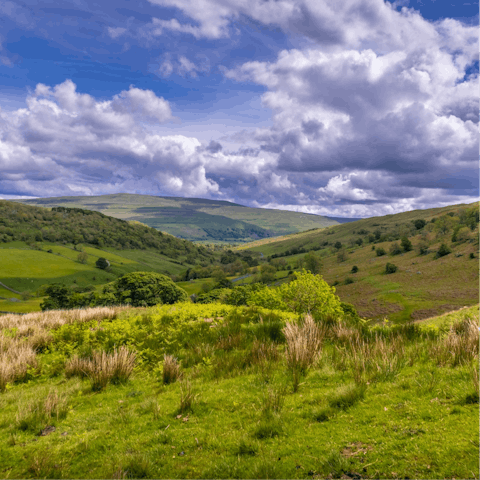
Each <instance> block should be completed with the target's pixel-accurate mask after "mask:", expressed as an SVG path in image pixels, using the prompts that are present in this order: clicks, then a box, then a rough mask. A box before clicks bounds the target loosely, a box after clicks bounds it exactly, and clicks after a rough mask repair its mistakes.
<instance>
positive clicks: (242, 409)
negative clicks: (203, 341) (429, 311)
mask: <svg viewBox="0 0 480 480" xmlns="http://www.w3.org/2000/svg"><path fill="white" fill-rule="evenodd" d="M205 307H207V306H203V308H205ZM155 312H158V310H156V309H150V310H148V311H145V310H142V309H138V310H133V309H132V310H130V311H129V312H127V313H126V314H125V315H124V316H123V317H122V318H120V319H119V320H118V322H117V320H114V321H113V322H110V321H109V322H102V323H100V324H97V322H93V323H92V324H85V328H84V330H85V331H90V332H92V338H93V335H95V331H96V330H97V329H98V328H99V327H106V328H107V329H110V331H112V330H111V329H112V327H113V326H114V325H115V324H116V323H118V326H119V327H118V328H119V332H120V329H125V328H126V326H127V324H128V319H129V318H130V319H131V328H133V319H134V318H137V319H138V318H139V317H140V316H141V315H146V317H145V318H147V317H148V315H151V317H148V318H151V319H153V318H154V315H155V314H156V313H155ZM477 319H478V317H477ZM200 320H202V319H200ZM216 328H218V327H216ZM68 330H69V331H71V332H72V333H74V329H73V328H72V327H71V326H68ZM87 337H88V336H85V335H84V337H83V338H87ZM417 340H418V345H417V344H415V342H416V341H417ZM417 340H414V341H412V343H411V344H408V345H407V349H410V350H409V351H412V352H414V351H415V348H417V347H418V350H419V351H420V352H423V351H426V350H427V347H428V346H429V343H428V340H421V339H417ZM277 348H278V351H279V359H278V361H277V362H267V364H265V365H264V366H263V367H261V366H258V367H252V368H246V369H243V370H242V369H241V368H239V367H238V365H237V364H236V363H235V362H234V363H232V364H231V365H232V366H231V368H224V369H223V370H220V374H219V375H216V376H215V375H213V372H214V364H215V363H218V361H219V360H223V361H225V362H231V361H232V359H233V358H236V357H239V358H241V357H242V356H244V355H245V354H246V352H245V351H243V350H241V349H236V348H234V349H233V350H229V351H226V352H222V351H220V349H218V348H217V349H216V350H213V351H210V352H209V353H207V354H206V355H205V358H203V359H202V358H201V357H200V359H199V363H198V364H197V365H196V366H193V367H188V368H183V367H182V370H183V373H184V377H185V378H189V379H190V382H191V383H192V385H193V389H194V393H195V394H196V395H197V397H196V399H195V401H194V403H193V407H192V411H190V412H183V413H179V406H180V397H181V388H182V384H181V383H179V382H176V383H172V384H169V385H166V386H163V385H162V383H161V379H162V375H161V369H158V370H157V371H155V370H154V367H155V366H152V365H148V364H147V365H144V366H139V367H138V368H137V370H136V373H135V376H134V377H133V378H132V379H131V380H130V381H128V382H127V383H125V384H120V385H109V386H108V387H107V388H106V389H105V390H102V391H100V392H92V391H91V389H90V383H89V380H88V379H84V380H79V379H76V378H71V379H66V378H65V376H64V373H63V370H62V368H61V362H59V361H58V360H59V357H58V354H59V353H60V352H55V348H52V352H51V353H46V354H41V355H39V363H40V372H37V375H35V373H34V372H32V377H31V378H30V381H28V382H27V383H23V384H21V383H20V384H14V385H11V386H10V387H9V388H8V389H7V391H6V392H5V393H3V394H0V407H1V408H0V445H1V448H0V471H2V472H4V476H5V477H7V476H8V477H10V478H32V477H34V478H45V477H47V478H113V477H115V478H118V477H124V478H129V477H131V478H142V477H143V478H295V479H296V478H312V477H313V478H342V476H344V477H349V478H352V477H353V478H359V477H362V478H388V479H396V478H407V477H408V478H423V479H437V478H450V479H452V478H478V477H479V466H478V447H479V444H478V435H479V423H478V419H479V416H478V403H472V402H467V401H466V400H465V399H466V394H467V393H470V392H471V390H472V388H473V386H472V381H471V377H470V374H469V368H468V366H457V367H448V366H443V367H440V366H438V365H436V364H435V363H434V362H433V361H431V360H429V359H428V358H421V357H412V358H414V361H413V362H412V364H411V365H410V364H409V363H408V362H407V363H405V364H403V365H402V367H401V368H400V370H399V371H398V372H397V374H395V375H393V377H392V378H391V379H390V380H388V381H372V382H370V383H369V384H368V385H364V386H363V387H360V390H361V389H362V388H364V392H363V394H362V395H358V396H357V397H355V398H353V401H352V403H351V405H350V406H347V407H331V406H330V407H329V405H332V404H333V401H332V399H334V398H335V399H338V398H340V396H342V395H343V396H345V394H346V392H348V391H352V390H353V389H354V386H353V377H352V373H351V371H350V370H349V369H347V370H345V371H343V370H341V369H339V368H337V367H338V366H337V365H336V363H335V361H334V358H333V352H334V350H335V345H334V344H330V343H327V344H325V345H324V348H323V350H322V358H321V360H320V362H319V364H316V365H314V366H313V367H312V368H311V369H310V370H309V371H308V372H307V374H306V375H305V377H304V378H302V384H301V385H300V389H299V391H298V392H297V393H293V391H292V387H291V379H290V377H289V374H288V372H287V370H286V365H285V362H284V360H283V350H284V346H283V345H277ZM174 353H178V354H179V355H183V356H182V357H181V358H185V356H184V355H185V352H183V353H182V352H181V351H178V352H174ZM55 355H57V357H56V356H55ZM55 362H57V363H55ZM54 365H57V367H56V369H54V368H53V367H52V366H54ZM58 365H59V366H60V368H58ZM54 375H57V376H54ZM184 388H185V385H184ZM49 392H51V393H52V392H57V394H58V398H59V399H60V400H61V399H62V398H63V399H64V402H65V404H66V408H64V412H65V413H64V415H63V416H60V417H59V418H56V417H55V416H54V417H52V418H51V420H50V422H49V423H50V425H54V426H55V430H53V431H52V429H50V430H47V431H45V433H47V434H46V435H45V436H39V435H38V433H39V432H40V430H41V429H43V428H45V425H40V424H39V425H36V424H35V422H34V421H33V420H34V419H32V418H31V417H28V416H27V415H26V413H25V412H26V411H27V409H28V407H29V406H30V407H31V406H35V405H37V402H39V401H42V400H44V399H45V398H46V397H47V395H48V394H49ZM274 395H277V397H278V398H280V399H282V400H283V402H284V404H283V408H280V409H279V411H278V412H276V411H274V410H273V408H270V409H268V408H267V407H268V401H269V399H272V398H273V396H274ZM337 403H338V402H337ZM322 412H323V413H322ZM22 419H24V421H23V423H21V420H22ZM22 425H23V427H26V428H25V429H22V428H23V427H22ZM269 433H270V434H271V436H269V435H268V434H269ZM347 474H348V475H347Z"/></svg>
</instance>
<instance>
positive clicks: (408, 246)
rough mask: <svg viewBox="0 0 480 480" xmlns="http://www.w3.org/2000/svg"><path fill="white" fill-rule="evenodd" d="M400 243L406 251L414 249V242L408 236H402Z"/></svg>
mask: <svg viewBox="0 0 480 480" xmlns="http://www.w3.org/2000/svg"><path fill="white" fill-rule="evenodd" d="M400 244H401V245H402V248H403V251H404V252H410V251H411V250H412V249H413V247H412V242H411V241H410V240H409V239H408V238H407V237H402V240H401V242H400Z"/></svg>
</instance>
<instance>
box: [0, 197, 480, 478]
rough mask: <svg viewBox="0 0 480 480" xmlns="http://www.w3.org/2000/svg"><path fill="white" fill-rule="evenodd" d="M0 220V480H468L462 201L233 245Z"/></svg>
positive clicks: (134, 230) (474, 277) (64, 222)
mask: <svg viewBox="0 0 480 480" xmlns="http://www.w3.org/2000/svg"><path fill="white" fill-rule="evenodd" d="M0 213H1V215H0V242H1V243H0V259H1V263H0V282H1V283H0V295H1V296H2V297H3V298H0V310H3V311H4V312H5V311H7V312H13V313H9V314H4V315H0V445H1V448H0V476H2V477H4V478H316V479H317V478H318V479H320V478H344V479H346V478H355V479H362V478H392V479H393V478H432V479H434V478H452V479H453V478H478V476H479V467H478V448H479V443H478V438H479V429H478V399H479V373H478V372H479V369H478V350H479V327H478V324H479V315H478V223H479V215H478V205H476V204H472V205H454V206H450V207H444V208H439V209H431V210H423V211H415V212H406V213H403V214H397V215H391V216H386V217H377V218H372V219H364V220H359V221H356V222H352V223H345V224H341V225H340V224H335V225H331V226H329V227H324V228H320V229H316V228H315V229H313V230H310V231H306V232H301V233H294V234H290V235H287V236H283V237H280V238H276V239H272V238H266V239H263V240H259V241H256V242H254V243H251V244H246V245H240V246H238V247H235V248H231V247H228V246H222V245H208V246H206V245H199V244H193V243H191V242H189V241H187V240H182V239H178V238H175V237H174V236H172V235H169V234H167V233H165V232H163V233H162V232H160V231H157V230H155V229H153V228H151V227H148V226H146V225H144V224H141V223H139V222H135V221H125V220H121V219H116V218H112V217H108V216H106V215H104V214H102V213H99V212H94V211H90V210H88V209H83V208H81V209H78V208H69V207H62V206H60V207H54V208H42V207H38V206H31V205H22V204H20V203H16V202H5V201H2V202H0ZM78 307H81V308H78ZM40 310H44V311H40Z"/></svg>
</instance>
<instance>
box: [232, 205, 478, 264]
mask: <svg viewBox="0 0 480 480" xmlns="http://www.w3.org/2000/svg"><path fill="white" fill-rule="evenodd" d="M475 205H477V204H476V203H472V204H468V205H464V204H461V205H451V206H448V207H441V208H430V209H426V210H412V211H409V212H403V213H397V214H394V215H385V216H383V217H371V218H365V219H362V220H357V221H355V222H349V223H343V224H341V225H333V226H330V227H326V228H322V229H315V230H311V231H306V232H301V233H293V234H290V235H288V236H285V237H276V238H268V239H264V240H258V241H255V242H251V243H247V244H245V245H242V246H241V247H239V248H241V249H247V250H253V251H257V252H261V253H263V254H264V255H265V256H269V255H273V254H275V253H282V252H285V251H286V250H289V249H291V248H293V247H304V248H306V249H309V248H311V247H312V246H315V247H318V246H319V245H320V243H321V241H324V240H327V241H328V242H329V243H330V244H333V243H335V242H336V241H340V242H342V243H343V244H344V245H348V243H349V241H350V239H357V238H359V237H364V236H365V235H364V234H359V233H353V232H354V231H355V232H358V231H360V230H367V231H368V232H369V233H373V232H374V231H375V230H376V229H377V228H379V229H380V230H381V231H382V233H385V232H388V231H393V230H395V229H397V228H399V227H401V226H402V225H404V224H411V222H412V221H415V220H419V219H422V220H427V221H429V220H431V219H432V218H438V217H440V216H442V215H445V214H448V213H450V212H453V213H457V212H458V210H459V209H460V208H470V207H473V206H475Z"/></svg>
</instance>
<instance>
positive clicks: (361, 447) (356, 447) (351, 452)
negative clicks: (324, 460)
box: [341, 442, 373, 458]
mask: <svg viewBox="0 0 480 480" xmlns="http://www.w3.org/2000/svg"><path fill="white" fill-rule="evenodd" d="M372 448H373V447H372V446H371V445H366V444H365V443H362V442H354V443H349V444H348V445H347V446H346V447H345V448H344V449H343V450H342V451H341V454H342V455H343V456H344V457H347V458H349V457H355V456H356V455H366V454H367V452H368V451H370V450H372Z"/></svg>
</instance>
